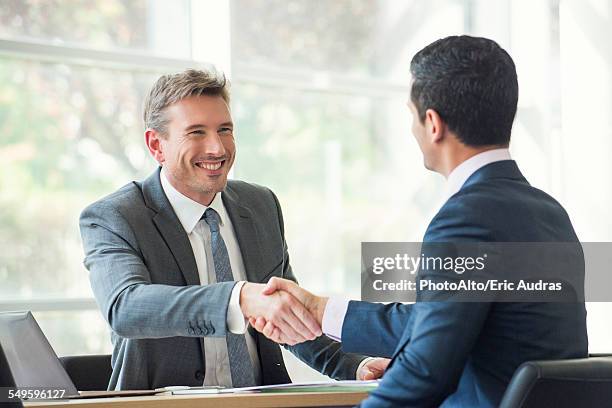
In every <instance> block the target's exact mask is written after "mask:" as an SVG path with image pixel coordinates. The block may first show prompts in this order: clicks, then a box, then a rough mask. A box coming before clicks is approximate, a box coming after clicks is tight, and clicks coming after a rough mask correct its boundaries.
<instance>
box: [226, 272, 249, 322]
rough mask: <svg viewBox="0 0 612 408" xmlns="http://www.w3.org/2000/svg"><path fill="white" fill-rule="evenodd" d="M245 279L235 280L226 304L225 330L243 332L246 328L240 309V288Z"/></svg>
mask: <svg viewBox="0 0 612 408" xmlns="http://www.w3.org/2000/svg"><path fill="white" fill-rule="evenodd" d="M245 283H246V282H245V281H239V282H236V284H235V285H234V289H232V294H231V295H230V300H229V304H228V305H227V316H226V318H225V320H226V322H227V330H228V331H229V332H230V333H234V334H244V333H246V329H247V319H246V317H244V315H243V314H242V309H240V290H242V287H243V286H244V284H245Z"/></svg>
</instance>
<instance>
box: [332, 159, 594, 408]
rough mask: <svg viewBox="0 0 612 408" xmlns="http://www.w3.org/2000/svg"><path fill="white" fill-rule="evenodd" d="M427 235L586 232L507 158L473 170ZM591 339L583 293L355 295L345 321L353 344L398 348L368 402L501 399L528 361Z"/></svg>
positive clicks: (484, 238)
mask: <svg viewBox="0 0 612 408" xmlns="http://www.w3.org/2000/svg"><path fill="white" fill-rule="evenodd" d="M423 241H424V242H577V241H578V238H577V237H576V234H575V232H574V229H573V227H572V224H571V222H570V220H569V217H568V215H567V213H566V212H565V210H564V209H563V207H561V205H560V204H559V203H558V202H557V201H555V200H554V199H553V198H552V197H550V196H549V195H547V194H546V193H544V192H542V191H540V190H538V189H536V188H534V187H532V186H531V185H530V184H529V183H528V182H527V180H526V179H525V178H524V177H523V175H522V174H521V172H520V171H519V169H518V167H517V165H516V163H515V162H514V161H512V160H505V161H500V162H495V163H491V164H488V165H486V166H484V167H482V168H481V169H479V170H478V171H476V172H475V173H474V174H473V175H472V176H470V177H469V178H468V180H467V181H466V182H465V184H464V185H463V187H462V188H461V190H460V191H459V192H457V193H456V194H455V195H453V196H452V197H451V198H450V199H449V200H448V201H447V202H446V204H445V205H444V206H443V207H442V208H441V209H440V211H439V212H438V214H437V215H436V216H435V217H434V218H433V220H432V221H431V223H430V225H429V227H428V229H427V232H426V233H425V237H424V239H423ZM581 273H583V271H582V272H581ZM587 343H588V340H587V331H586V311H585V307H584V302H573V303H542V302H541V303H535V302H534V303H528V302H520V303H509V302H506V303H504V302H478V303H476V302H472V303H468V302H465V303H460V302H419V301H417V303H415V304H412V305H404V304H400V303H395V304H388V305H383V304H375V303H368V302H357V301H352V302H350V303H349V307H348V311H347V314H346V317H345V320H344V323H343V327H342V345H343V348H344V350H345V351H351V352H360V353H363V354H369V355H376V356H383V357H392V362H391V364H390V366H389V368H388V369H387V372H386V373H385V375H384V377H383V380H382V381H381V384H380V386H379V387H378V389H377V390H376V391H374V392H372V393H371V394H370V397H369V398H368V399H367V400H365V401H364V402H363V406H364V407H391V406H393V407H429V406H439V405H442V406H444V407H493V406H497V405H498V404H499V402H500V400H501V398H502V396H503V393H504V391H505V388H506V386H507V385H508V382H509V380H510V378H511V377H512V374H513V373H514V371H515V369H516V368H517V367H518V366H519V365H520V364H521V363H523V362H525V361H529V360H546V359H563V358H581V357H586V356H587V353H588V351H587V349H588V344H587Z"/></svg>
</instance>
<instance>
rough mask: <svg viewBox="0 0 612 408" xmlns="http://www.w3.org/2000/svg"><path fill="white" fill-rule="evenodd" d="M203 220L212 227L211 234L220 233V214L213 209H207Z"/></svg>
mask: <svg viewBox="0 0 612 408" xmlns="http://www.w3.org/2000/svg"><path fill="white" fill-rule="evenodd" d="M202 218H203V219H204V221H206V223H207V224H208V226H209V227H210V231H211V232H218V231H219V221H220V217H219V214H218V213H217V212H216V211H215V210H213V209H212V208H207V209H206V211H204V215H203V216H202Z"/></svg>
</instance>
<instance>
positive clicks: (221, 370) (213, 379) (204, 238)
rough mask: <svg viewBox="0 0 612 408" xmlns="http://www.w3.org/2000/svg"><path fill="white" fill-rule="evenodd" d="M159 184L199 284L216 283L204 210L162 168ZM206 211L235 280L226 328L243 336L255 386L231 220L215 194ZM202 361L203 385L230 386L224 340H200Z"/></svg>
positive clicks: (241, 267)
mask: <svg viewBox="0 0 612 408" xmlns="http://www.w3.org/2000/svg"><path fill="white" fill-rule="evenodd" d="M160 181H161V185H162V188H163V190H164V193H165V194H166V197H167V198H168V201H169V202H170V205H171V206H172V209H173V210H174V213H175V214H176V216H177V218H178V219H179V222H180V223H181V225H182V226H183V228H184V229H185V232H186V233H187V237H188V238H189V242H190V244H191V249H192V250H193V255H194V257H195V261H196V265H197V268H198V275H199V277H200V284H201V285H209V284H214V283H216V282H217V278H216V274H215V267H214V261H213V256H212V247H211V242H210V237H211V234H210V228H209V226H208V224H207V223H206V221H204V220H202V219H201V218H202V215H204V212H205V211H206V209H207V208H208V207H206V206H205V205H202V204H200V203H198V202H196V201H194V200H192V199H191V198H189V197H187V196H185V195H183V194H181V193H180V192H179V191H177V190H176V189H175V188H174V187H173V186H172V184H170V182H169V181H168V178H167V176H166V172H165V169H164V168H163V167H162V170H161V172H160ZM210 208H213V209H214V210H215V211H216V212H217V213H218V214H219V218H220V222H219V231H220V233H221V236H222V237H223V241H224V242H225V246H226V247H227V253H228V255H229V261H230V265H231V267H232V275H233V276H234V280H235V281H238V283H236V285H235V286H234V289H233V290H232V294H231V296H230V302H229V305H228V308H227V317H226V320H227V329H228V330H229V331H230V332H232V333H236V334H244V335H245V339H246V344H247V349H248V351H249V355H250V357H251V361H252V363H253V368H254V370H255V381H256V382H257V383H258V384H259V383H260V382H261V372H260V366H261V364H260V361H259V357H258V354H257V346H256V344H255V340H254V339H253V337H252V336H251V335H250V333H249V332H247V331H246V328H247V324H246V319H245V318H244V315H243V314H242V311H241V309H240V289H241V288H242V285H244V283H245V280H246V272H245V268H244V262H243V260H242V253H241V252H240V247H239V246H238V241H237V239H236V234H235V232H234V227H233V225H232V221H231V219H230V218H229V216H228V214H227V211H226V209H225V206H224V205H223V200H222V199H221V194H217V195H215V198H214V199H213V201H212V202H211V203H210ZM204 358H205V360H206V361H205V366H206V371H205V374H204V384H203V385H221V386H226V387H231V386H232V379H231V372H230V367H229V355H228V352H227V343H226V339H225V337H204Z"/></svg>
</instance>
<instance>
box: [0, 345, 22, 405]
mask: <svg viewBox="0 0 612 408" xmlns="http://www.w3.org/2000/svg"><path fill="white" fill-rule="evenodd" d="M3 387H15V380H14V379H13V373H11V368H10V367H9V364H8V361H6V357H5V355H4V350H2V346H1V345H0V388H3ZM3 394H4V393H3ZM6 396H8V391H7V395H0V397H2V398H4V397H6ZM0 405H1V406H3V407H7V408H22V407H23V404H22V403H21V401H15V402H0Z"/></svg>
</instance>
